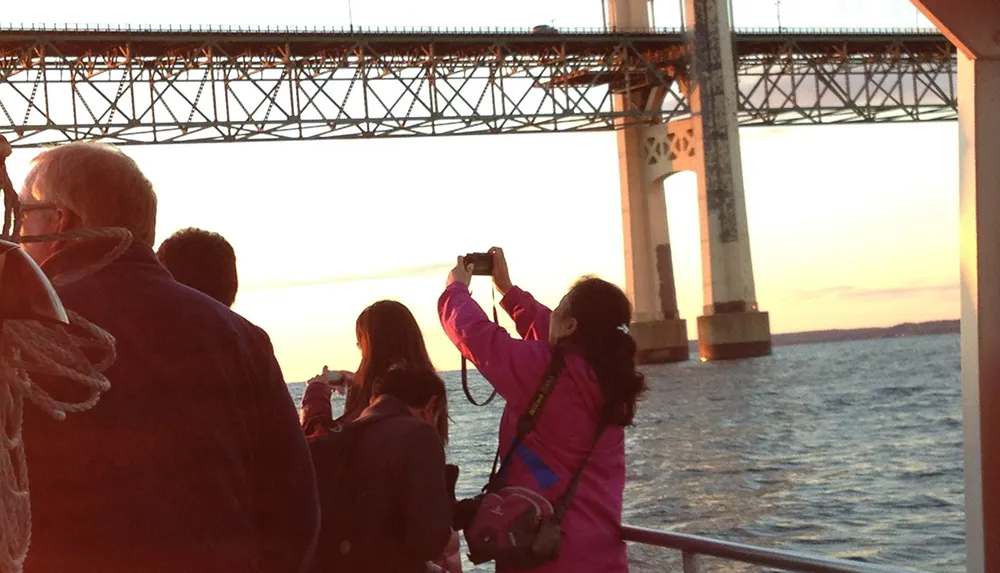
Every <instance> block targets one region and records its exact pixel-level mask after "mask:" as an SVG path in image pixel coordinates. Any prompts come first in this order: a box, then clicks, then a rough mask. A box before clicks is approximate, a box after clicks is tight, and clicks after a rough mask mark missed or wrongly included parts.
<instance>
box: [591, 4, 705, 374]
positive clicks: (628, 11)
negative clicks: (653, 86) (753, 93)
mask: <svg viewBox="0 0 1000 573" xmlns="http://www.w3.org/2000/svg"><path fill="white" fill-rule="evenodd" d="M608 9H609V14H608V16H609V24H610V26H611V27H612V28H613V29H615V28H623V29H633V30H634V29H642V28H648V27H649V18H648V12H647V10H648V6H647V3H646V0H610V3H609V6H608ZM632 97H634V98H636V101H626V100H625V99H624V98H625V96H624V95H621V94H619V95H616V96H615V106H616V108H617V109H624V108H626V107H629V106H635V107H640V108H641V107H646V106H651V105H655V106H659V105H662V97H663V94H655V93H646V94H632ZM665 133H666V129H665V126H664V125H662V124H660V125H654V126H642V125H638V126H630V127H627V128H625V129H622V130H619V131H618V165H619V171H620V176H621V197H622V227H623V231H624V236H625V237H624V238H625V291H626V293H627V294H628V297H629V299H630V300H631V301H632V304H633V307H634V310H635V311H634V314H633V323H632V325H631V333H632V336H633V338H635V340H636V343H637V344H638V346H639V352H638V355H637V357H636V359H637V361H638V362H639V363H640V364H657V363H663V362H679V361H684V360H688V358H689V357H690V350H689V348H690V347H689V345H688V333H687V321H685V320H682V319H681V318H680V314H679V312H678V310H677V291H676V289H675V286H674V267H673V260H672V257H671V252H670V234H669V231H668V230H667V205H666V199H665V197H664V195H663V178H664V177H665V176H666V174H667V172H665V171H664V166H668V165H669V159H667V158H666V157H665V156H663V157H661V156H660V155H661V154H657V153H654V154H653V155H651V154H650V151H651V150H655V149H659V147H657V145H660V146H662V140H663V139H664V137H663V136H664V134H665Z"/></svg>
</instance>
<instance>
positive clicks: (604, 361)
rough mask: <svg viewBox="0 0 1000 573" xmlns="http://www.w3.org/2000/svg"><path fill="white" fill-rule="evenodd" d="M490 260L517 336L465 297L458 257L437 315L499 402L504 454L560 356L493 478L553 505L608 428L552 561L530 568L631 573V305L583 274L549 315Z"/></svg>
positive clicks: (635, 385) (638, 379) (634, 376)
mask: <svg viewBox="0 0 1000 573" xmlns="http://www.w3.org/2000/svg"><path fill="white" fill-rule="evenodd" d="M490 254H491V255H492V257H493V281H494V284H495V285H496V288H497V290H498V291H499V292H500V293H501V294H502V295H503V300H502V301H501V302H500V305H501V306H502V307H503V308H504V310H506V311H507V312H508V313H509V314H510V316H511V318H513V319H514V322H515V324H516V326H517V331H518V333H519V334H520V335H521V338H522V339H521V340H518V339H514V338H512V337H511V336H510V335H509V334H507V331H506V330H504V329H503V328H501V327H499V326H497V325H496V324H494V323H493V322H491V321H490V319H489V318H487V316H486V313H485V312H483V310H482V308H480V307H479V305H478V304H477V303H476V302H475V301H474V300H473V299H472V297H471V296H470V294H469V281H470V279H471V272H472V267H471V265H469V266H466V265H465V263H464V261H463V260H462V257H459V259H458V264H457V265H456V267H455V268H454V269H453V270H452V271H451V274H450V275H449V277H448V286H447V287H446V288H445V291H444V293H443V294H442V295H441V297H440V299H439V300H438V314H439V316H440V318H441V324H442V326H444V330H445V332H446V333H447V335H448V337H449V338H450V339H451V340H452V342H454V343H455V345H456V346H457V347H458V349H459V350H460V351H461V352H462V354H463V355H464V356H465V357H467V358H468V359H469V360H471V361H472V362H473V363H474V364H475V365H476V367H477V368H478V369H479V372H480V373H481V374H482V375H483V377H485V378H486V380H488V381H489V382H490V384H492V385H493V387H494V388H495V389H496V390H497V392H498V393H499V394H500V395H501V396H503V397H504V399H505V400H506V403H507V405H506V407H505V408H504V412H503V417H502V419H501V422H500V456H501V457H503V456H504V455H506V453H507V450H508V449H509V448H510V446H511V444H512V443H513V441H514V438H515V435H516V426H517V421H518V418H519V417H520V416H521V414H522V413H523V412H524V411H525V409H526V408H527V403H528V402H529V401H530V400H531V398H532V397H533V396H534V393H535V390H536V389H537V387H538V385H539V383H540V382H541V381H542V377H543V376H544V374H545V372H546V369H547V368H548V365H549V362H550V361H551V359H552V349H553V346H554V345H556V344H558V345H559V346H560V347H561V348H562V349H563V354H564V356H565V367H564V368H563V370H562V374H561V375H560V377H559V379H558V383H557V384H556V385H555V389H554V390H553V392H552V394H551V396H550V397H549V400H548V402H547V403H546V405H545V407H544V409H543V410H542V412H541V414H540V416H539V417H538V420H537V423H536V425H535V428H534V430H532V431H531V432H530V433H529V434H528V435H527V436H526V437H525V438H524V441H523V442H522V443H521V444H520V445H519V446H518V447H517V449H516V450H515V455H514V456H513V461H512V462H511V464H510V467H509V469H508V470H506V471H505V472H504V475H501V476H500V479H501V480H502V485H504V486H521V487H527V488H530V489H532V490H535V491H537V492H539V493H541V494H542V495H544V496H545V497H546V498H547V499H548V500H549V501H551V502H555V500H557V499H558V498H559V496H560V495H562V493H563V492H564V491H565V489H566V487H567V485H568V482H569V481H570V480H571V478H572V475H573V473H574V472H575V471H576V470H577V469H578V468H579V467H580V465H581V464H582V463H583V460H584V458H585V457H586V455H587V452H588V451H589V450H590V448H591V445H592V444H593V440H594V434H595V432H596V430H597V428H598V424H599V422H601V421H604V422H605V423H606V424H607V427H606V428H605V429H604V430H603V432H602V435H601V437H600V438H599V439H598V441H597V443H596V446H595V447H594V450H593V453H592V454H591V456H590V459H589V461H588V462H587V463H586V466H584V470H583V473H582V475H581V478H580V482H579V485H578V486H577V489H576V494H575V496H574V497H573V498H572V501H571V503H570V506H569V511H568V512H567V514H566V516H565V518H564V519H563V520H562V545H561V551H560V554H559V557H558V558H557V559H556V560H555V561H551V562H549V563H547V564H546V565H543V566H542V567H539V568H537V569H534V571H537V572H545V573H549V572H552V573H554V572H577V571H601V572H602V573H604V572H613V573H617V572H624V571H628V560H627V557H626V554H625V543H624V542H623V541H622V539H621V515H622V492H623V491H624V488H625V432H624V426H626V425H631V424H632V420H633V417H634V414H635V406H636V400H637V399H638V397H639V395H640V394H642V392H643V391H644V390H645V389H646V383H645V380H644V378H643V375H642V374H641V373H639V372H638V371H636V368H635V352H636V345H635V341H634V340H633V339H632V337H631V336H629V334H628V325H629V323H630V322H631V318H632V316H631V315H632V309H631V304H630V303H629V301H628V298H627V297H626V296H625V293H623V292H622V291H621V289H619V288H618V287H616V286H615V285H613V284H611V283H608V282H606V281H603V280H601V279H598V278H591V277H585V278H583V279H581V280H580V281H579V282H577V283H576V284H575V285H574V286H573V287H572V288H571V289H570V291H569V292H568V293H566V295H565V296H564V297H563V299H562V301H561V302H560V303H559V306H558V307H556V309H555V311H551V310H549V309H548V308H546V307H545V306H544V305H542V304H541V303H539V302H538V301H536V300H535V299H534V298H533V297H532V296H531V295H530V294H528V293H527V292H525V291H523V290H521V289H520V288H518V287H515V286H513V285H512V283H511V282H510V278H509V275H508V272H507V263H506V261H505V260H504V257H503V252H502V251H501V250H500V249H491V250H490ZM498 571H503V568H501V567H498Z"/></svg>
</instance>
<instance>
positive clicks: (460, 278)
mask: <svg viewBox="0 0 1000 573" xmlns="http://www.w3.org/2000/svg"><path fill="white" fill-rule="evenodd" d="M455 282H460V283H462V284H464V285H465V286H469V283H470V282H472V265H467V264H465V258H464V257H458V262H457V263H456V264H455V268H453V269H451V272H450V273H448V282H447V283H445V287H448V286H451V284H452V283H455Z"/></svg>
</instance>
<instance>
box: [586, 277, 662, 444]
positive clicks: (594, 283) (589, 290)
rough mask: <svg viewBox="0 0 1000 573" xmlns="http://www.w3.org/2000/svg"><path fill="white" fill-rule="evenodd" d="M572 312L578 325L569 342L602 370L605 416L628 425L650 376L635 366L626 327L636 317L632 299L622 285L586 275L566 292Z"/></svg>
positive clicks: (632, 344)
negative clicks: (633, 314)
mask: <svg viewBox="0 0 1000 573" xmlns="http://www.w3.org/2000/svg"><path fill="white" fill-rule="evenodd" d="M566 302H567V303H568V309H567V314H568V315H569V316H570V317H572V318H575V319H576V322H577V327H576V330H575V331H574V332H573V334H572V335H571V336H570V337H569V338H568V339H567V342H568V343H569V344H571V345H572V346H573V347H575V348H576V349H577V350H578V351H579V352H580V353H581V354H582V355H583V358H584V359H585V360H586V361H587V362H588V363H589V364H590V366H591V368H593V369H594V372H595V373H596V374H597V381H598V383H599V384H600V385H601V390H602V391H603V394H604V411H603V412H602V415H603V421H604V422H605V423H608V424H615V425H621V426H629V425H631V424H632V422H633V420H634V418H635V405H636V402H637V401H638V399H639V396H641V395H642V393H643V392H645V391H646V378H645V376H643V375H642V373H641V372H639V371H638V370H636V367H635V355H636V349H637V347H636V343H635V340H634V339H633V338H632V337H631V336H629V334H628V333H627V332H626V331H625V328H622V327H628V326H629V324H630V323H631V321H632V304H631V303H630V302H629V300H628V297H627V296H625V293H623V292H622V290H621V289H620V288H618V287H617V286H615V285H613V284H611V283H609V282H607V281H604V280H601V279H599V278H596V277H583V278H582V279H580V280H579V281H577V283H576V284H575V285H573V288H571V289H570V290H569V293H567V294H566Z"/></svg>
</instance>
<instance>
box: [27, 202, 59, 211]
mask: <svg viewBox="0 0 1000 573" xmlns="http://www.w3.org/2000/svg"><path fill="white" fill-rule="evenodd" d="M58 208H59V206H58V205H56V204H55V203H50V202H48V201H38V202H35V203H22V204H21V213H30V212H31V211H41V210H43V209H58Z"/></svg>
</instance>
